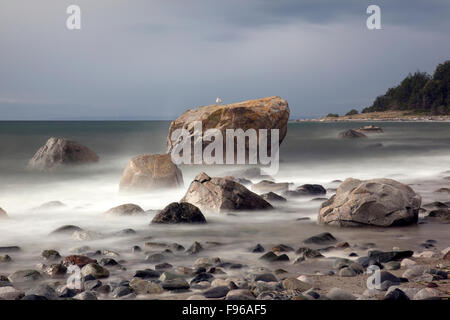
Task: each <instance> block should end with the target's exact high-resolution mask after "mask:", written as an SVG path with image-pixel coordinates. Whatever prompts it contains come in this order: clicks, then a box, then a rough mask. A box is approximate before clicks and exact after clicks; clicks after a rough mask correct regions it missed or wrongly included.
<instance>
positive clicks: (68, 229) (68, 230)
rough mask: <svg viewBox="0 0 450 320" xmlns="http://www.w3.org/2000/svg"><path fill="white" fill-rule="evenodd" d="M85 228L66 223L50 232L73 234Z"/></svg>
mask: <svg viewBox="0 0 450 320" xmlns="http://www.w3.org/2000/svg"><path fill="white" fill-rule="evenodd" d="M82 230H83V229H82V228H80V227H77V226H74V225H65V226H62V227H59V228H57V229H55V230H53V231H52V232H51V233H50V234H69V235H71V234H73V233H74V232H75V231H82Z"/></svg>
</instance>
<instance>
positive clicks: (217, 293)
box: [203, 286, 230, 298]
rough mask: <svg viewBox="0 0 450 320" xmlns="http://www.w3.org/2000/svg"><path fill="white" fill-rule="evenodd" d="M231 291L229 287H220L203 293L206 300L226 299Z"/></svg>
mask: <svg viewBox="0 0 450 320" xmlns="http://www.w3.org/2000/svg"><path fill="white" fill-rule="evenodd" d="M229 291H230V288H228V286H218V287H213V288H211V289H208V290H206V291H205V292H203V295H204V296H205V298H222V297H225V296H226V295H227V293H228V292H229Z"/></svg>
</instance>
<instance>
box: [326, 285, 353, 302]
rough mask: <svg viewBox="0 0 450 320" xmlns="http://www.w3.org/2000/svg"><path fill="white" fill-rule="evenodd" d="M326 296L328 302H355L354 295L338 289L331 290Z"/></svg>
mask: <svg viewBox="0 0 450 320" xmlns="http://www.w3.org/2000/svg"><path fill="white" fill-rule="evenodd" d="M326 296H327V297H328V298H329V299H330V300H356V297H355V296H354V295H352V294H351V293H349V292H347V291H344V290H342V289H340V288H333V289H331V290H330V291H329V292H328V293H327V295H326Z"/></svg>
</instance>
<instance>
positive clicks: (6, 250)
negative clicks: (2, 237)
mask: <svg viewBox="0 0 450 320" xmlns="http://www.w3.org/2000/svg"><path fill="white" fill-rule="evenodd" d="M19 251H20V247H18V246H7V247H0V253H11V252H19Z"/></svg>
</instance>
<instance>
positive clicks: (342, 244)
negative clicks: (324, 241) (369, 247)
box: [336, 241, 350, 249]
mask: <svg viewBox="0 0 450 320" xmlns="http://www.w3.org/2000/svg"><path fill="white" fill-rule="evenodd" d="M349 247H350V244H349V243H348V242H345V241H341V242H338V243H336V248H338V249H345V248H349Z"/></svg>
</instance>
